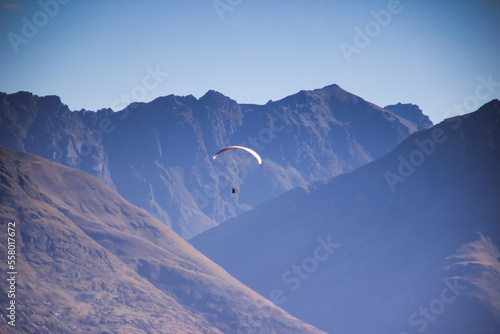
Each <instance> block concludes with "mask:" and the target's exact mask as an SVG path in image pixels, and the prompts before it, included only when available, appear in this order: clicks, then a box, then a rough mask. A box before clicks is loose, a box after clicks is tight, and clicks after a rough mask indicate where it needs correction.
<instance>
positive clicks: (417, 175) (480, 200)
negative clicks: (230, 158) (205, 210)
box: [190, 100, 500, 334]
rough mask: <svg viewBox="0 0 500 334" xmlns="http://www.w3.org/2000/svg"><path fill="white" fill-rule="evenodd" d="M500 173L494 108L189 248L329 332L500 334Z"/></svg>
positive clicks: (263, 208)
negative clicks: (197, 250)
mask: <svg viewBox="0 0 500 334" xmlns="http://www.w3.org/2000/svg"><path fill="white" fill-rule="evenodd" d="M398 108H400V107H398ZM389 109H390V108H389ZM499 171H500V101H498V100H493V101H491V102H490V103H487V104H486V105H484V106H483V107H481V108H480V109H479V110H478V111H476V112H474V113H472V114H469V115H464V116H457V117H454V118H452V119H449V120H446V121H444V122H442V123H440V124H438V125H436V126H434V127H433V128H431V129H428V130H425V131H421V132H418V133H415V134H412V135H411V136H410V137H409V138H407V139H406V140H404V141H403V142H402V143H401V144H400V145H399V146H398V147H397V148H396V149H395V150H393V151H392V152H390V153H389V154H387V155H386V156H384V157H383V158H381V159H378V160H376V161H373V162H371V163H368V164H366V165H364V166H362V167H360V168H358V169H357V170H355V171H353V172H351V173H346V174H343V175H340V176H337V177H334V178H331V179H329V180H327V181H323V182H317V183H314V184H313V185H309V186H305V187H298V188H296V189H294V190H291V191H289V192H286V193H284V194H282V195H280V196H278V197H276V198H273V199H271V200H269V201H267V202H265V203H264V204H262V205H260V206H259V207H257V208H255V209H253V210H250V211H248V212H245V213H243V214H242V215H240V216H239V217H236V218H234V219H230V220H228V221H226V222H224V223H222V224H221V225H219V226H217V227H215V228H213V229H211V230H208V231H206V232H204V233H202V234H200V235H198V236H196V237H194V238H193V239H191V241H190V242H191V243H192V244H193V245H195V247H196V248H197V249H199V250H200V251H201V252H203V253H204V254H205V255H207V256H208V257H210V258H211V259H212V260H214V261H215V262H216V263H218V264H220V265H221V266H222V267H223V268H225V269H226V270H228V272H229V273H230V274H232V275H233V276H234V277H235V278H237V279H239V280H240V281H242V282H243V283H245V284H247V285H248V286H249V287H250V288H252V289H254V290H255V291H257V292H259V293H260V294H262V295H263V296H265V297H267V298H270V299H271V300H272V301H273V302H275V303H276V304H277V305H279V306H280V307H282V308H283V309H285V310H287V311H288V312H290V313H291V314H292V315H294V316H296V317H298V318H300V319H302V320H304V321H306V322H308V323H310V324H313V325H315V326H317V327H318V328H320V329H322V330H325V331H326V332H328V333H404V334H407V333H424V332H425V333H459V334H461V333H463V334H466V333H491V334H493V333H498V332H499V329H500V294H499V291H500V252H499V248H500V226H499V224H500V173H499Z"/></svg>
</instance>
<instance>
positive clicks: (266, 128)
mask: <svg viewBox="0 0 500 334" xmlns="http://www.w3.org/2000/svg"><path fill="white" fill-rule="evenodd" d="M418 126H419V125H417V124H416V123H414V122H413V121H411V120H408V119H406V118H404V117H402V116H398V115H396V114H394V113H392V112H390V111H388V110H385V109H382V108H380V107H377V106H375V105H373V104H371V103H369V102H367V101H365V100H363V99H362V98H360V97H357V96H355V95H353V94H351V93H348V92H346V91H344V90H343V89H341V88H340V87H339V86H337V85H331V86H327V87H324V88H322V89H317V90H312V91H301V92H299V93H297V94H294V95H291V96H288V97H286V98H284V99H282V100H279V101H276V102H272V101H270V102H269V103H267V104H265V105H251V104H238V103H237V102H236V101H234V100H231V99H230V98H229V97H227V96H224V95H222V94H220V93H218V92H215V91H209V92H207V93H206V94H205V95H204V96H203V97H201V98H199V99H196V98H194V97H193V96H184V97H180V96H174V95H170V96H165V97H160V98H157V99H156V100H154V101H152V102H150V103H132V104H131V105H129V106H128V107H127V108H125V109H124V110H121V111H118V112H113V111H112V110H111V109H102V110H99V111H97V112H93V111H86V110H80V111H75V112H72V111H70V110H69V109H68V107H67V106H66V105H64V104H62V103H61V101H60V99H59V98H58V97H56V96H46V97H38V96H34V95H32V94H30V93H26V92H19V93H16V94H11V95H7V94H0V145H4V146H7V147H9V148H12V149H15V150H19V151H26V152H30V153H34V154H37V155H39V156H42V157H45V158H47V159H50V160H52V161H55V162H59V163H62V164H65V165H68V166H71V167H76V168H79V169H81V170H84V171H86V172H88V173H90V174H92V175H94V176H96V177H98V178H99V179H101V180H102V181H103V182H104V183H105V184H106V185H108V186H109V187H110V188H112V189H115V190H116V191H117V192H118V193H119V194H120V195H122V196H123V197H124V198H125V199H126V200H128V201H129V202H130V203H132V204H134V205H137V206H139V207H141V208H144V209H145V210H146V211H148V212H149V213H151V214H152V215H153V216H155V217H156V218H158V219H159V220H161V221H162V222H163V223H165V224H166V225H167V226H169V227H171V228H172V229H173V230H174V231H175V232H177V233H178V234H179V235H181V236H182V237H183V238H185V239H189V238H190V237H192V236H194V235H196V234H198V233H200V232H201V231H204V230H206V229H208V228H210V227H213V226H215V225H217V224H218V223H220V222H222V221H224V220H226V219H228V218H231V217H235V216H237V215H238V214H240V213H242V212H244V211H246V210H248V209H249V208H251V207H255V206H256V205H259V204H261V203H263V202H264V201H265V200H267V199H270V198H272V197H273V196H276V195H278V194H280V193H282V192H284V191H287V190H290V189H292V188H294V187H296V186H303V185H306V184H309V183H312V182H315V181H317V180H320V179H324V178H328V177H332V176H335V175H339V174H342V173H343V172H346V171H351V170H353V169H354V168H357V167H359V166H361V165H363V164H365V163H367V162H370V161H372V160H373V159H376V158H379V157H381V156H383V155H385V154H386V153H388V152H389V151H390V150H391V149H393V148H394V147H396V146H397V145H398V144H399V143H400V142H401V141H402V140H403V139H404V138H406V137H407V136H408V135H409V134H411V133H413V132H415V131H416V129H417V127H418ZM228 145H245V146H249V147H251V148H253V149H255V150H256V151H257V152H258V153H259V154H260V155H261V156H262V158H263V159H264V163H263V165H262V166H260V167H259V168H257V166H256V165H255V163H254V161H251V160H248V159H246V158H247V156H246V155H245V154H239V153H238V152H229V153H226V154H225V155H224V156H221V157H220V159H217V160H215V161H213V160H212V155H213V154H214V153H215V152H217V151H218V150H219V149H220V148H222V147H225V146H228ZM240 153H241V152H240ZM232 187H235V188H238V190H240V191H239V192H238V194H237V195H232V194H231V188H232Z"/></svg>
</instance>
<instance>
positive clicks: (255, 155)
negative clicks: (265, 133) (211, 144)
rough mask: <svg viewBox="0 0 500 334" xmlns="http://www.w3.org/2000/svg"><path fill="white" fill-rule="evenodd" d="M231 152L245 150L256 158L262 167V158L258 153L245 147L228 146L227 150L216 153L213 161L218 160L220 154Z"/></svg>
mask: <svg viewBox="0 0 500 334" xmlns="http://www.w3.org/2000/svg"><path fill="white" fill-rule="evenodd" d="M229 150H245V151H247V152H248V153H250V154H252V155H253V156H254V157H255V159H257V161H258V162H259V165H262V158H261V157H260V155H258V154H257V152H255V151H254V150H252V149H249V148H248V147H244V146H228V147H226V148H223V149H222V150H220V151H219V152H217V153H215V155H214V157H213V159H215V158H217V156H218V155H219V154H221V153H223V152H226V151H229Z"/></svg>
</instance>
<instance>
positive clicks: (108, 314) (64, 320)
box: [0, 147, 323, 333]
mask: <svg viewBox="0 0 500 334" xmlns="http://www.w3.org/2000/svg"><path fill="white" fill-rule="evenodd" d="M0 180H1V182H0V217H1V219H0V230H1V232H2V235H3V236H7V225H8V223H9V222H14V223H15V227H14V230H15V231H16V236H15V237H13V238H14V239H15V240H16V248H15V253H16V264H15V270H16V272H17V275H16V284H15V289H14V290H15V298H12V297H8V295H9V294H8V293H7V292H8V291H9V286H10V285H9V282H8V281H7V280H6V279H5V277H4V276H3V277H4V279H2V280H0V303H1V305H2V310H1V312H0V314H1V317H0V331H1V332H2V333H236V332H238V331H240V332H241V331H242V330H245V331H246V330H252V331H257V332H259V333H323V332H321V331H319V330H317V329H315V328H313V327H312V326H309V325H307V324H305V323H303V322H301V321H299V320H297V319H295V318H293V317H291V316H290V315H288V314H286V313H285V312H283V311H282V310H281V309H279V308H278V307H276V306H275V305H273V304H272V303H270V302H269V301H267V300H265V299H264V298H262V297H261V296H259V295H258V294H256V293H255V292H253V291H251V290H250V289H249V288H247V287H246V286H244V285H243V284H241V283H240V282H238V281H236V280H235V279H234V278H232V277H231V276H229V275H228V274H227V273H226V272H225V271H224V270H222V269H221V268H220V267H219V266H217V265H216V264H214V263H213V262H211V261H210V260H208V259H207V258H206V257H205V256H203V255H202V254H200V253H199V252H198V251H196V250H195V249H194V248H193V247H192V246H191V245H189V244H188V243H187V242H186V241H184V240H183V239H182V238H180V237H179V236H178V235H177V234H175V233H174V232H172V230H170V229H169V228H168V227H167V226H165V225H164V224H163V223H161V222H160V221H158V220H157V219H155V218H153V217H152V216H151V215H149V214H148V213H147V212H145V211H144V210H142V209H139V208H137V207H135V206H133V205H131V204H129V203H128V202H126V201H125V200H124V199H123V198H122V197H120V196H119V195H118V194H116V192H114V191H112V190H111V189H109V188H108V187H106V186H105V185H104V184H103V183H102V182H101V181H99V180H97V179H96V178H94V177H92V176H91V175H89V174H87V173H85V172H82V171H79V170H76V169H73V168H69V167H66V166H62V165H60V164H56V163H53V162H51V161H49V160H46V159H43V158H40V157H38V156H35V155H32V154H28V153H23V152H16V151H12V150H10V149H6V148H3V147H0ZM6 239H7V238H5V240H6ZM9 249H10V248H9ZM0 253H1V254H7V243H6V242H2V243H0ZM0 270H1V272H2V273H3V274H5V273H7V272H9V271H10V270H9V269H8V268H7V261H6V259H2V261H0ZM10 300H14V301H15V305H16V314H15V315H16V317H15V322H14V323H15V327H13V326H10V325H7V321H11V320H12V319H8V320H7V319H6V312H7V311H6V308H4V307H3V306H5V305H8V304H9V302H10ZM263 315H265V316H263ZM6 320H7V321H6Z"/></svg>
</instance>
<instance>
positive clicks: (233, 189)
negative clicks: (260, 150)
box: [213, 146, 262, 195]
mask: <svg viewBox="0 0 500 334" xmlns="http://www.w3.org/2000/svg"><path fill="white" fill-rule="evenodd" d="M229 150H244V151H247V152H248V153H250V154H251V155H253V156H254V158H255V159H257V162H258V163H259V165H262V158H261V157H260V155H259V154H257V152H255V151H254V150H252V149H250V148H248V147H244V146H228V147H225V148H223V149H222V150H220V151H219V152H217V153H215V155H214V156H213V159H214V160H215V158H217V157H218V156H219V154H221V153H223V152H226V151H229ZM237 192H238V190H237V188H235V187H233V188H232V191H231V193H232V194H233V195H236V193H237Z"/></svg>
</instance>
